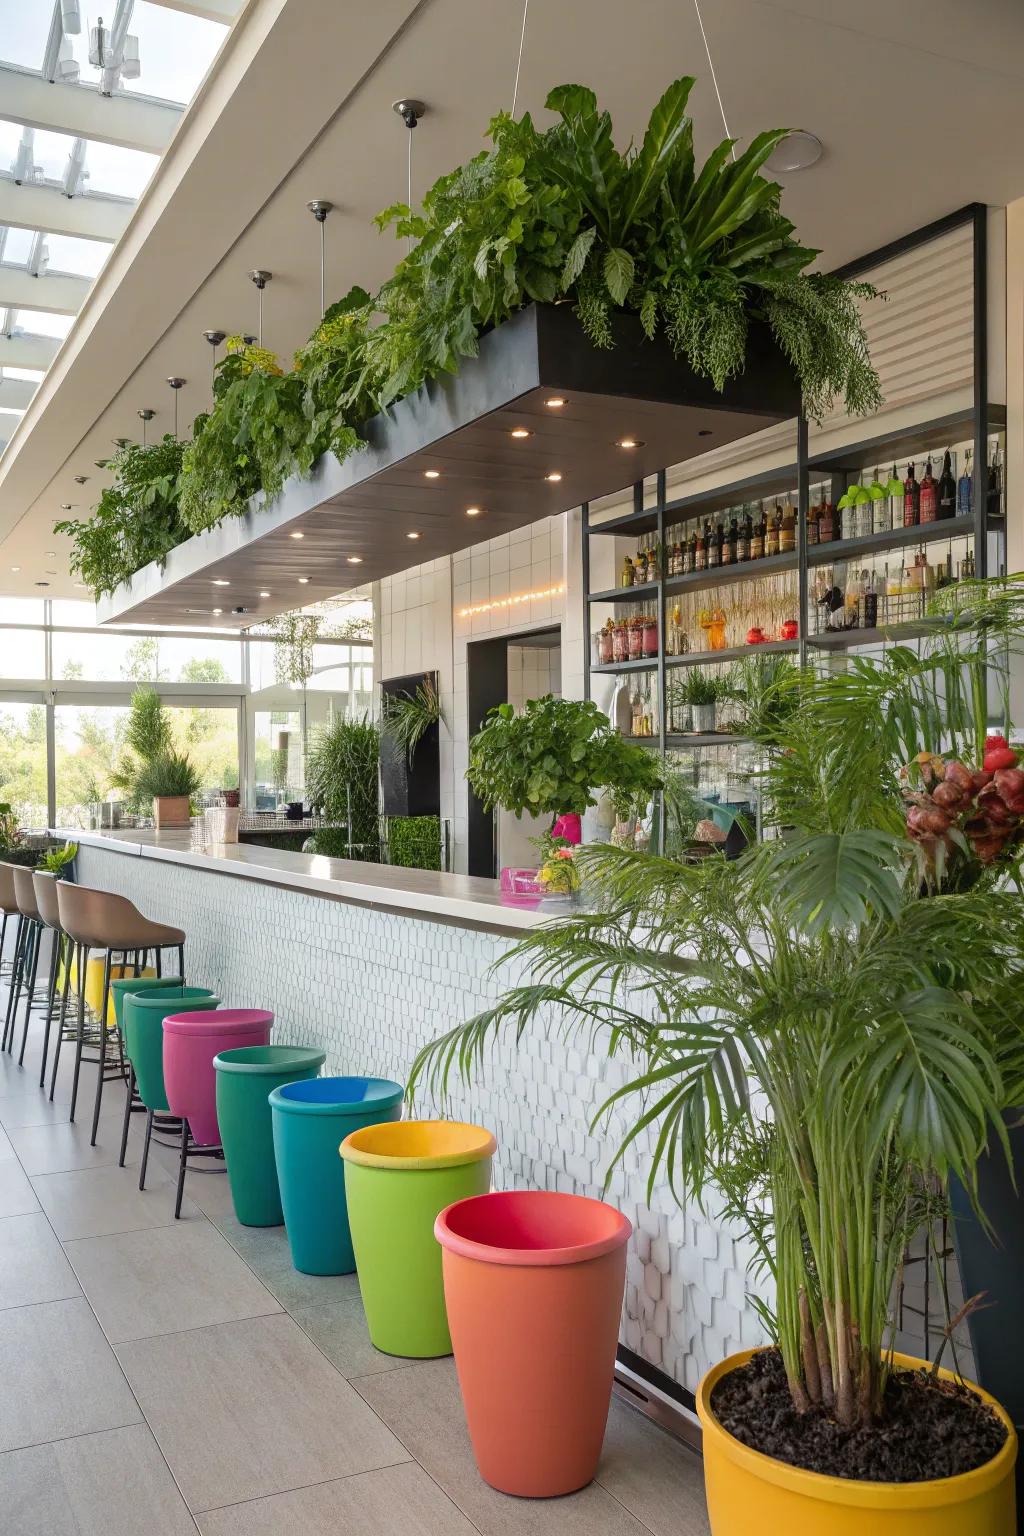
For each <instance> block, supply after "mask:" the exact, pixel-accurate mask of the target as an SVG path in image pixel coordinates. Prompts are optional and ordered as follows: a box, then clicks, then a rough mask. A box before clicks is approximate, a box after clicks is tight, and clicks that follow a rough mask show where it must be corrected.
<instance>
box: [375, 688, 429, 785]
mask: <svg viewBox="0 0 1024 1536" xmlns="http://www.w3.org/2000/svg"><path fill="white" fill-rule="evenodd" d="M443 724H444V710H443V709H442V708H441V700H440V697H439V695H438V692H437V685H436V684H435V682H434V679H433V678H432V677H425V678H424V679H423V681H422V683H417V685H416V687H415V689H414V690H413V692H412V693H386V694H385V695H384V711H383V726H384V734H385V736H386V737H387V738H388V739H389V740H390V741H391V743H392V744H393V746H394V747H395V748H396V750H397V751H399V752H404V753H405V755H406V759H407V761H408V763H409V767H410V768H411V767H412V760H413V757H414V756H415V753H416V748H417V747H418V746H419V744H420V742H421V741H422V740H423V738H424V736H425V735H426V734H427V732H428V731H429V730H430V727H431V726H432V725H443Z"/></svg>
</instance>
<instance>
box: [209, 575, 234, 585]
mask: <svg viewBox="0 0 1024 1536" xmlns="http://www.w3.org/2000/svg"><path fill="white" fill-rule="evenodd" d="M211 579H212V581H213V584H214V586H215V587H230V585H231V583H230V581H228V579H227V577H226V576H214V577H212V578H211Z"/></svg>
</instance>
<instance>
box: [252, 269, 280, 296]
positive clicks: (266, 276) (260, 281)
mask: <svg viewBox="0 0 1024 1536" xmlns="http://www.w3.org/2000/svg"><path fill="white" fill-rule="evenodd" d="M273 275H274V274H273V272H265V271H264V270H263V268H262V267H254V268H253V270H252V271H251V272H250V273H249V281H250V283H255V284H256V287H257V288H258V289H259V290H260V293H262V292H263V290H264V288H265V287H266V286H267V284H268V283H269V282H270V279H271V278H272V277H273Z"/></svg>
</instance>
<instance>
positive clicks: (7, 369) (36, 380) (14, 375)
mask: <svg viewBox="0 0 1024 1536" xmlns="http://www.w3.org/2000/svg"><path fill="white" fill-rule="evenodd" d="M4 378H5V379H24V380H25V382H26V383H28V384H41V383H42V380H43V370H42V368H12V367H11V366H10V364H9V363H5V364H4Z"/></svg>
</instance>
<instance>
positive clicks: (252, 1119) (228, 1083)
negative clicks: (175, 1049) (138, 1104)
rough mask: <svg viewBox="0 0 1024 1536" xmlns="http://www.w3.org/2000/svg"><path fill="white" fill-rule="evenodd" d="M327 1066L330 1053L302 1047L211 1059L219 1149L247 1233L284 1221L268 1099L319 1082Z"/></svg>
mask: <svg viewBox="0 0 1024 1536" xmlns="http://www.w3.org/2000/svg"><path fill="white" fill-rule="evenodd" d="M326 1060H327V1055H326V1052H324V1051H316V1050H311V1049H310V1048H308V1047H307V1046H302V1045H246V1046H241V1047H239V1048H238V1049H237V1050H232V1051H221V1053H220V1055H219V1056H215V1057H214V1058H213V1065H214V1070H215V1072H216V1074H217V1124H218V1125H219V1126H220V1140H221V1146H222V1147H223V1148H224V1161H225V1162H226V1163H227V1167H228V1182H229V1183H230V1185H231V1199H232V1202H233V1204H234V1207H235V1215H236V1216H237V1217H238V1220H239V1221H240V1222H241V1223H242V1225H243V1226H244V1227H279V1226H281V1224H282V1223H283V1221H284V1212H283V1211H282V1209H281V1191H280V1188H279V1187H278V1182H277V1167H276V1165H275V1162H274V1130H273V1123H272V1120H271V1115H270V1095H271V1093H272V1092H273V1090H274V1089H275V1088H280V1087H281V1086H282V1085H283V1084H284V1083H298V1082H303V1081H305V1080H306V1079H307V1078H310V1077H316V1076H317V1075H318V1074H319V1072H320V1068H321V1067H322V1066H323V1064H324V1062H325V1061H326Z"/></svg>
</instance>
